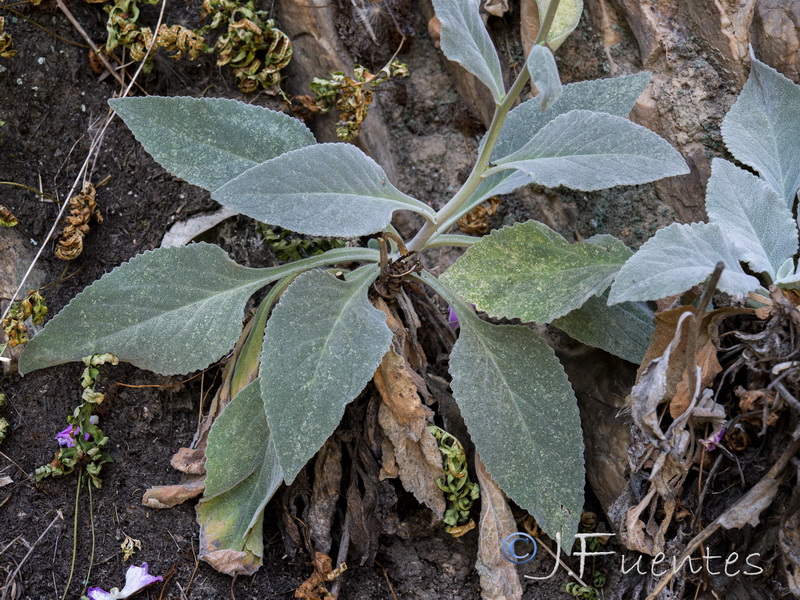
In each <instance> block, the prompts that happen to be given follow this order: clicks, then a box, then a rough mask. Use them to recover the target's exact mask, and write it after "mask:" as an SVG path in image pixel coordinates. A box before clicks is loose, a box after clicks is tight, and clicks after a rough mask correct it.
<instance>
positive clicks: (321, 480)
mask: <svg viewBox="0 0 800 600" xmlns="http://www.w3.org/2000/svg"><path fill="white" fill-rule="evenodd" d="M341 484H342V448H341V446H340V444H339V441H338V440H336V439H333V438H332V439H329V440H328V441H327V442H325V445H323V446H322V449H321V450H320V451H319V452H318V453H317V458H316V461H315V463H314V486H313V488H312V491H311V505H310V506H309V509H308V530H309V533H310V535H311V541H312V542H313V544H314V547H315V548H318V549H319V550H321V551H322V552H326V553H327V552H330V549H331V543H332V540H331V525H332V524H333V518H334V516H335V514H336V503H337V502H338V501H339V490H340V487H341Z"/></svg>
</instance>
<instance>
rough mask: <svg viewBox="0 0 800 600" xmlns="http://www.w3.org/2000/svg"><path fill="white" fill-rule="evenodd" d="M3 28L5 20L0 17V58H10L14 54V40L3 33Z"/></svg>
mask: <svg viewBox="0 0 800 600" xmlns="http://www.w3.org/2000/svg"><path fill="white" fill-rule="evenodd" d="M4 26H5V18H4V17H0V58H11V57H12V56H14V55H15V54H16V51H15V50H14V40H12V39H11V34H10V33H8V32H7V31H3V28H4Z"/></svg>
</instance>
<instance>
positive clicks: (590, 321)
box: [553, 292, 655, 365]
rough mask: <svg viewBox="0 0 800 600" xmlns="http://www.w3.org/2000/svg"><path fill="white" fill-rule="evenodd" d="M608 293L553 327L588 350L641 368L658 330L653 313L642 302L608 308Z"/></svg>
mask: <svg viewBox="0 0 800 600" xmlns="http://www.w3.org/2000/svg"><path fill="white" fill-rule="evenodd" d="M607 302H608V292H606V293H604V294H602V295H599V296H592V297H591V298H589V299H588V300H587V301H586V302H585V303H584V304H583V306H581V307H580V308H577V309H575V310H573V311H572V312H571V313H569V314H568V315H566V316H563V317H561V318H558V319H556V320H555V321H553V325H555V326H556V327H558V328H559V329H561V330H563V331H565V332H567V333H568V334H569V335H570V337H573V338H575V339H576V340H578V341H579V342H581V343H583V344H586V345H587V346H593V347H595V348H600V349H601V350H605V351H606V352H610V353H611V354H613V355H615V356H619V357H620V358H622V359H625V360H627V361H628V362H632V363H634V364H637V365H638V364H641V362H642V359H644V355H645V353H646V352H647V349H648V348H649V347H650V338H651V337H652V335H653V331H654V330H655V325H654V324H653V311H652V310H650V308H649V307H648V306H647V305H646V304H644V303H642V302H623V303H622V304H615V305H613V306H608V304H607Z"/></svg>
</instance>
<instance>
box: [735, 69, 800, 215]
mask: <svg viewBox="0 0 800 600" xmlns="http://www.w3.org/2000/svg"><path fill="white" fill-rule="evenodd" d="M722 138H723V139H724V140H725V145H726V146H727V147H728V150H730V152H731V154H733V156H734V157H735V158H736V159H737V160H740V161H742V162H743V163H744V164H746V165H749V166H751V167H753V168H754V169H755V170H757V171H758V172H759V173H760V174H761V177H762V178H763V179H764V180H765V181H766V182H767V183H769V184H770V185H771V186H772V187H773V188H774V189H775V191H776V192H778V194H779V195H780V196H781V197H782V198H783V200H784V202H785V203H786V206H788V207H789V208H790V209H791V208H792V207H793V206H794V201H795V197H796V195H797V190H798V188H800V161H798V160H797V158H796V157H797V149H798V146H797V140H800V86H797V85H795V84H794V83H792V82H791V81H790V80H789V79H787V78H786V77H784V76H783V75H781V74H780V73H778V72H777V71H776V70H775V69H773V68H772V67H770V66H768V65H765V64H764V63H762V62H761V61H760V60H758V59H756V58H755V56H752V57H751V60H750V76H749V77H748V78H747V83H745V86H744V89H743V90H742V93H741V94H740V95H739V98H738V99H737V100H736V102H735V103H734V105H733V106H732V107H731V110H730V111H728V114H727V115H725V119H724V120H723V121H722Z"/></svg>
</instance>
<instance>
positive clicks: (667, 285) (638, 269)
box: [608, 223, 760, 304]
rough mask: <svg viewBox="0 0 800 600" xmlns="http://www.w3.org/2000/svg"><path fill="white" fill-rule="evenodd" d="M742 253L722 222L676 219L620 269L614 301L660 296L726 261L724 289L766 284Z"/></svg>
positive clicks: (695, 281)
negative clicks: (753, 273) (749, 271)
mask: <svg viewBox="0 0 800 600" xmlns="http://www.w3.org/2000/svg"><path fill="white" fill-rule="evenodd" d="M739 256H740V255H739V252H738V250H737V249H736V247H735V246H734V245H733V244H731V242H730V241H729V240H728V238H727V237H726V236H725V233H724V232H723V230H722V228H721V227H720V226H719V225H718V224H716V223H692V224H691V225H685V224H682V223H673V224H672V225H670V226H669V227H666V228H664V229H661V230H659V231H658V232H657V233H656V234H655V235H654V236H653V237H652V238H650V239H649V240H648V241H647V242H646V243H645V244H644V245H643V246H642V247H641V248H640V249H639V250H638V252H636V254H634V255H633V256H632V257H631V258H630V259H629V260H628V262H626V263H625V264H624V265H623V267H622V269H620V272H619V273H618V274H617V277H616V279H615V280H614V283H613V285H612V286H611V292H610V293H609V299H608V301H609V303H610V304H617V303H619V302H624V301H626V300H629V301H637V300H658V299H659V298H664V297H666V296H671V295H673V294H681V293H683V292H685V291H686V290H688V289H689V288H691V287H692V286H694V285H697V284H698V283H701V282H703V281H705V280H706V279H707V278H708V277H709V276H710V275H711V273H712V272H713V271H714V268H715V266H716V264H717V263H718V262H720V261H722V262H723V263H724V264H725V270H724V271H723V272H722V277H721V278H720V280H719V286H718V288H719V289H720V290H722V291H723V292H727V293H728V294H746V293H747V292H750V291H753V290H755V289H757V288H758V286H759V285H760V284H759V282H758V279H756V278H755V277H753V276H751V275H748V274H747V273H745V272H744V271H743V270H742V266H741V265H740V264H739Z"/></svg>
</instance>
